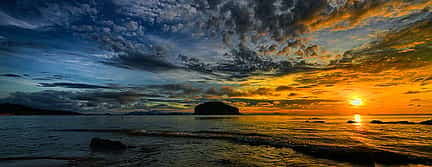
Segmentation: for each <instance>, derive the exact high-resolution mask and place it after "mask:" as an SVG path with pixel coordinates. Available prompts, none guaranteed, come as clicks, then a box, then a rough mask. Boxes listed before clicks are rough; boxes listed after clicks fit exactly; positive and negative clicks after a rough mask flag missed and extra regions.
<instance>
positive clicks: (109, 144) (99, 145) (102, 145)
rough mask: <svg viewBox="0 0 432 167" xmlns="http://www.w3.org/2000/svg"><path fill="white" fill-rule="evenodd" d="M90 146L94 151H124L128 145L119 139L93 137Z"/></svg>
mask: <svg viewBox="0 0 432 167" xmlns="http://www.w3.org/2000/svg"><path fill="white" fill-rule="evenodd" d="M90 148H91V149H92V150H94V151H122V150H124V149H126V148H127V146H126V145H125V144H123V143H121V142H119V141H112V140H108V139H101V138H97V137H96V138H92V140H91V142H90Z"/></svg>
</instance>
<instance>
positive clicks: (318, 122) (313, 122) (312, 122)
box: [306, 121, 325, 123]
mask: <svg viewBox="0 0 432 167" xmlns="http://www.w3.org/2000/svg"><path fill="white" fill-rule="evenodd" d="M306 122H309V123H325V121H306Z"/></svg>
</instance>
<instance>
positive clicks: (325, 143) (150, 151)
mask: <svg viewBox="0 0 432 167" xmlns="http://www.w3.org/2000/svg"><path fill="white" fill-rule="evenodd" d="M314 117H315V118H314ZM431 118H432V115H386V116H361V118H360V119H361V123H354V124H349V123H346V121H347V120H353V119H354V116H270V115H241V116H193V115H183V116H180V115H179V116H3V117H0V125H1V126H0V141H1V142H0V166H202V167H204V166H428V165H432V126H431V125H420V124H371V123H369V122H370V121H371V120H381V121H386V122H387V121H412V122H420V121H424V120H428V119H431ZM318 120H322V121H325V123H314V122H311V121H318ZM306 121H309V122H306ZM93 137H100V138H106V139H111V140H117V141H121V142H123V143H125V144H127V145H128V146H130V148H128V149H127V150H124V151H119V152H95V151H92V150H91V149H90V148H89V143H90V140H91V139H92V138H93Z"/></svg>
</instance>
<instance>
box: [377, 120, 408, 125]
mask: <svg viewBox="0 0 432 167" xmlns="http://www.w3.org/2000/svg"><path fill="white" fill-rule="evenodd" d="M370 123H373V124H416V123H415V122H409V121H394V122H383V121H380V120H372V121H371V122H370Z"/></svg>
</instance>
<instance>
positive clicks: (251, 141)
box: [58, 129, 432, 165]
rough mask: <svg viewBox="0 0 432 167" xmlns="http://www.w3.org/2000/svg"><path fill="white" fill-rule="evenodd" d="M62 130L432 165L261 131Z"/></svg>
mask: <svg viewBox="0 0 432 167" xmlns="http://www.w3.org/2000/svg"><path fill="white" fill-rule="evenodd" d="M58 131H70V132H109V133H122V134H126V135H131V136H153V137H179V138H198V139H218V140H227V141H231V142H237V143H242V144H248V145H266V146H272V147H277V148H291V149H293V150H294V151H297V152H300V153H303V154H307V155H311V156H314V157H317V158H325V159H331V160H336V161H342V162H350V163H353V164H361V165H374V164H376V163H378V164H384V165H403V164H423V165H432V158H431V157H426V156H420V155H410V154H407V153H403V152H397V151H393V150H388V149H384V148H378V147H368V146H340V145H325V144H315V143H308V142H304V141H300V140H296V139H290V138H282V137H274V136H270V135H266V134H258V133H238V132H220V131H195V132H183V131H158V130H136V129H65V130H58Z"/></svg>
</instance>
